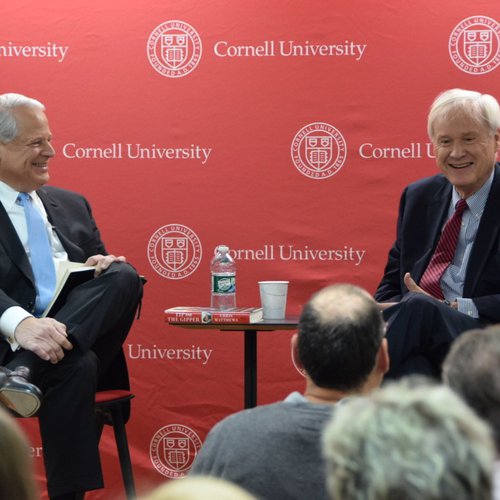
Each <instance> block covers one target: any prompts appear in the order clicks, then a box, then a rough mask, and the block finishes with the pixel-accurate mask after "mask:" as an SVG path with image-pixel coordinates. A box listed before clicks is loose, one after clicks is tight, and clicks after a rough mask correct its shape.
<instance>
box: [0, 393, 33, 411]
mask: <svg viewBox="0 0 500 500" xmlns="http://www.w3.org/2000/svg"><path fill="white" fill-rule="evenodd" d="M0 403H2V404H3V405H4V406H5V407H7V408H8V409H9V410H12V411H13V412H14V413H16V414H17V415H19V416H21V417H32V416H33V415H34V414H35V413H36V412H37V411H38V409H39V408H40V405H41V400H40V398H38V397H37V396H36V395H34V394H32V393H31V392H29V391H19V390H16V389H5V390H2V389H0Z"/></svg>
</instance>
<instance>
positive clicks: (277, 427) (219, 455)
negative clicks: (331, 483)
mask: <svg viewBox="0 0 500 500" xmlns="http://www.w3.org/2000/svg"><path fill="white" fill-rule="evenodd" d="M333 408H334V405H332V404H325V405H323V404H313V403H309V402H308V401H307V400H306V399H305V398H304V397H303V396H302V395H301V394H299V393H292V394H290V396H288V397H287V398H286V399H285V401H281V402H279V403H274V404H270V405H265V406H258V407H256V408H252V409H249V410H244V411H242V412H239V413H235V414H233V415H230V416H228V417H226V418H225V419H223V420H222V421H220V422H219V423H218V424H216V425H215V426H214V428H213V429H212V430H211V431H210V432H209V433H208V436H207V438H206V440H205V442H204V444H203V446H202V448H201V451H200V453H199V454H198V456H197V457H196V459H195V461H194V464H193V466H192V468H191V472H190V474H191V475H195V474H197V475H200V474H204V475H210V476H216V477H221V478H224V479H227V480H229V481H232V482H234V483H236V484H239V485H240V486H242V487H243V488H245V489H246V490H247V491H249V492H250V493H253V494H254V495H256V496H257V497H259V498H261V499H266V500H281V499H283V500H285V499H297V500H299V499H300V500H304V499H314V500H327V499H328V495H327V493H326V486H325V471H324V464H323V458H322V452H321V433H322V431H323V427H324V426H325V424H326V423H327V421H328V420H329V419H330V417H331V416H332V411H333Z"/></svg>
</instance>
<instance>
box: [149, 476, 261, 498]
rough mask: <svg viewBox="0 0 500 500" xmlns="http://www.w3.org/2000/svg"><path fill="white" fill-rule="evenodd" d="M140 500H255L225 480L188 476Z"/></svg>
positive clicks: (167, 484)
mask: <svg viewBox="0 0 500 500" xmlns="http://www.w3.org/2000/svg"><path fill="white" fill-rule="evenodd" d="M141 498H142V500H198V499H200V498H203V500H257V498H256V497H254V496H253V495H251V494H250V493H248V492H247V491H246V490H244V489H243V488H242V487H241V486H238V485H236V484H234V483H232V482H230V481H228V480H227V479H223V478H218V477H210V476H195V477H192V476H189V477H185V478H180V479H175V480H173V481H169V482H168V483H166V484H163V485H161V486H159V487H158V488H156V489H155V490H153V491H152V492H151V493H150V494H149V495H146V496H144V497H141Z"/></svg>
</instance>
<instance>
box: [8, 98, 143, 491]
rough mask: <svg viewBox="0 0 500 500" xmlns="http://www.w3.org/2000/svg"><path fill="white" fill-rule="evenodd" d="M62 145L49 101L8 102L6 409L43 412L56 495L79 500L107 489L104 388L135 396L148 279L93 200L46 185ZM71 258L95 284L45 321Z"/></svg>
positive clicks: (74, 294)
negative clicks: (98, 417) (131, 345)
mask: <svg viewBox="0 0 500 500" xmlns="http://www.w3.org/2000/svg"><path fill="white" fill-rule="evenodd" d="M51 141H52V133H51V130H50V128H49V122H48V119H47V116H46V115H45V107H44V106H43V105H42V104H41V103H40V102H39V101H37V100H35V99H31V98H29V97H26V96H23V95H20V94H3V95H0V227H1V231H0V373H1V375H2V376H1V377H0V404H2V405H3V406H5V407H6V408H8V409H9V410H10V411H12V412H14V413H16V414H17V415H20V416H24V417H29V416H32V415H38V417H39V423H40V433H41V437H42V444H43V455H44V463H45V470H46V474H47V488H48V492H49V496H50V498H51V499H57V500H75V499H78V498H83V495H84V492H85V491H88V490H92V489H96V488H102V486H103V480H102V472H101V465H100V460H99V450H98V437H97V432H96V422H95V415H94V399H95V392H96V388H98V387H100V388H106V385H107V384H109V385H108V387H109V386H111V387H113V388H116V389H118V388H122V389H126V388H128V374H127V371H126V364H125V358H124V355H123V351H122V344H123V342H124V340H125V338H126V336H127V334H128V332H129V329H130V327H131V325H132V322H133V320H134V316H135V312H136V309H137V306H138V303H139V301H140V299H141V296H142V283H141V279H140V277H139V275H138V274H137V273H136V271H135V270H134V268H133V267H132V266H130V265H129V264H128V263H127V262H126V261H125V257H123V256H119V257H115V256H114V255H110V254H108V252H107V251H106V248H105V246H104V243H103V242H102V240H101V237H100V233H99V230H98V228H97V225H96V223H95V221H94V218H93V216H92V211H91V209H90V205H89V203H88V201H87V200H86V199H85V198H84V197H83V196H81V195H79V194H77V193H74V192H70V191H67V190H65V189H60V188H56V187H53V186H46V185H45V184H46V183H47V182H48V180H49V163H50V161H51V159H52V157H53V156H54V154H55V151H54V148H53V147H52V143H51ZM68 260H70V261H73V262H80V263H85V264H87V265H93V266H95V277H94V278H93V279H91V280H89V281H87V282H85V283H83V284H80V285H78V286H76V287H75V288H73V289H72V290H71V292H70V294H69V295H68V297H67V300H66V302H65V303H64V304H63V305H62V307H61V308H60V309H59V310H58V311H57V312H55V314H54V315H52V317H43V311H44V310H45V309H46V308H47V306H48V305H49V304H50V301H51V299H52V297H53V296H54V292H55V284H56V268H57V266H58V265H60V264H61V263H64V262H65V261H68ZM115 383H116V385H115Z"/></svg>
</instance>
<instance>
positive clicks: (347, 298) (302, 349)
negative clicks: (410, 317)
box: [298, 284, 384, 391]
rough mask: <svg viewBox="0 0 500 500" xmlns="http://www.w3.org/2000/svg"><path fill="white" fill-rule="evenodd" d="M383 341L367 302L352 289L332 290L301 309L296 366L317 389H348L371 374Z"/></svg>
mask: <svg viewBox="0 0 500 500" xmlns="http://www.w3.org/2000/svg"><path fill="white" fill-rule="evenodd" d="M383 336H384V322H383V319H382V315H381V314H380V311H379V309H378V307H377V304H376V303H375V301H374V300H373V298H372V297H371V296H370V295H369V294H368V293H367V292H366V291H365V290H363V289H361V288H359V287H357V286H353V285H348V284H339V285H332V286H329V287H327V288H324V289H322V290H320V291H319V292H317V293H316V294H315V295H313V297H312V298H311V300H310V301H309V302H308V303H307V304H306V305H305V306H304V309H303V311H302V314H301V316H300V320H299V341H298V354H299V358H300V362H301V364H302V366H303V367H304V369H305V370H306V372H307V373H308V375H309V377H310V378H311V379H312V381H313V382H314V383H315V384H316V385H317V386H319V387H324V388H330V389H337V390H341V391H346V390H354V389H357V388H359V387H360V386H362V385H363V384H364V382H365V381H366V380H367V378H368V376H369V375H370V373H371V372H372V370H373V368H374V366H375V361H376V358H377V354H378V351H379V348H380V345H381V342H382V339H383Z"/></svg>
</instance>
